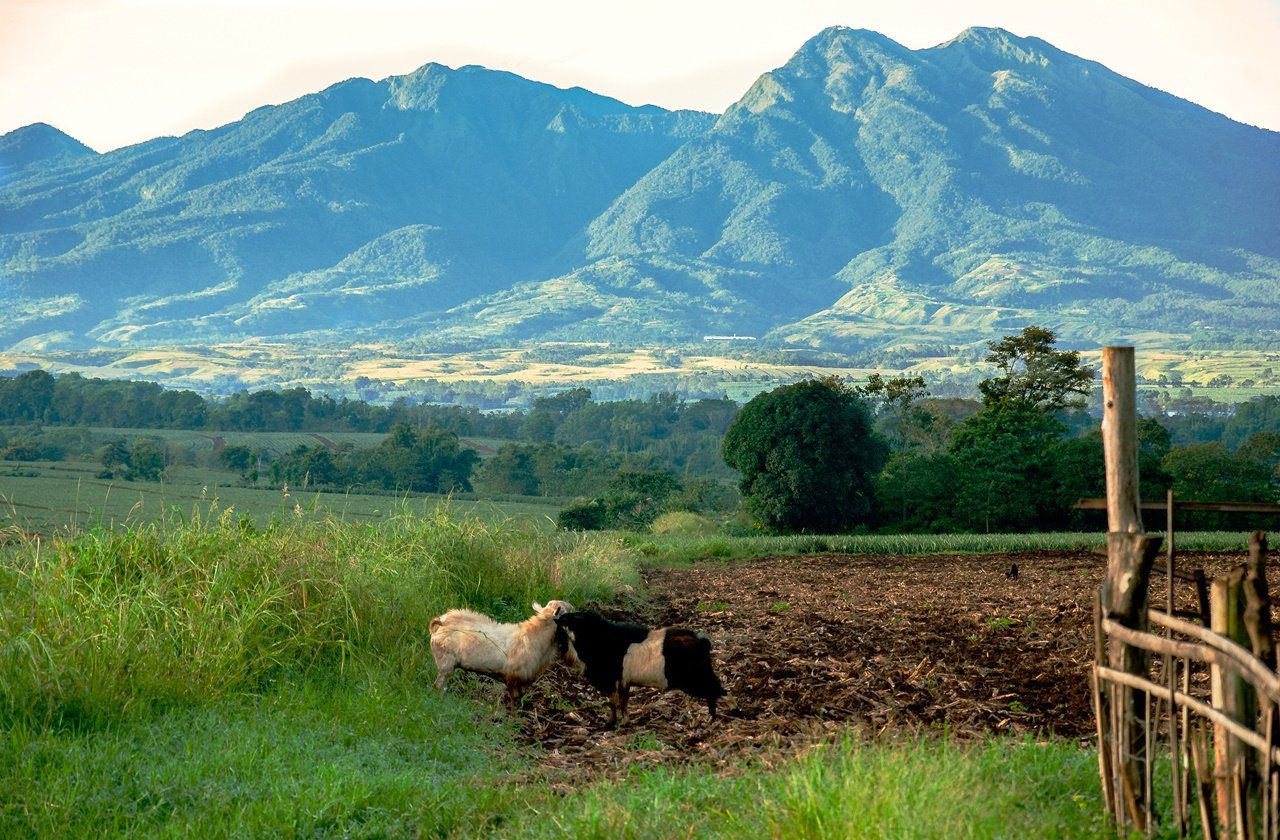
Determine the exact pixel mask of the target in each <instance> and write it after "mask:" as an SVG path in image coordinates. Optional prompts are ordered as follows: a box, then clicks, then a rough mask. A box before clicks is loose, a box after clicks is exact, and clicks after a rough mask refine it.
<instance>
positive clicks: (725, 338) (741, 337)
mask: <svg viewBox="0 0 1280 840" xmlns="http://www.w3.org/2000/svg"><path fill="white" fill-rule="evenodd" d="M702 340H703V341H755V340H756V337H755V336H754V335H738V334H737V333H734V334H733V335H704V336H703V337H702Z"/></svg>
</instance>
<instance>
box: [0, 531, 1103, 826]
mask: <svg viewBox="0 0 1280 840" xmlns="http://www.w3.org/2000/svg"><path fill="white" fill-rule="evenodd" d="M832 539H840V538H832ZM748 547H749V548H752V550H759V549H760V548H761V546H759V545H749V546H748ZM799 547H800V544H799V543H796V544H795V545H794V546H793V548H795V549H798V548H799ZM763 548H765V549H767V550H769V551H774V546H773V544H765V545H764V546H763ZM809 550H813V548H810V549H809ZM829 550H851V549H848V548H839V547H835V548H831V549H829ZM774 553H776V552H774ZM640 562H641V558H640V556H639V553H638V552H636V551H634V550H631V549H628V547H627V546H626V545H625V544H624V541H623V540H621V539H619V538H618V537H617V535H612V536H611V535H598V536H592V537H584V536H580V535H567V534H555V533H548V532H546V531H544V530H541V529H538V528H536V527H530V526H528V525H527V524H522V523H521V522H519V521H516V520H512V521H509V522H493V521H484V520H480V519H477V518H475V517H472V516H459V515H457V514H456V513H454V512H452V511H450V510H448V509H446V508H439V509H437V510H436V511H435V512H434V513H433V514H431V515H426V516H418V515H411V514H408V513H405V514H402V515H399V516H396V517H392V518H390V519H389V520H387V521H384V522H380V523H377V524H365V525H359V524H352V523H350V522H335V521H331V520H315V519H311V518H306V517H299V518H295V519H287V518H286V519H277V520H275V521H273V522H272V524H270V525H269V526H268V527H265V528H262V527H257V526H255V525H254V523H253V522H252V521H251V520H248V519H245V518H241V517H238V516H237V515H236V514H235V513H234V512H232V511H230V510H224V511H222V512H221V513H219V514H217V515H209V516H193V517H189V518H169V519H163V520H161V521H159V522H156V523H152V524H147V525H141V526H138V527H134V528H127V529H103V528H97V529H93V530H90V531H87V532H85V533H81V534H79V535H76V536H73V537H71V538H68V539H66V540H62V541H53V542H45V541H42V540H40V539H38V538H34V537H32V538H17V540H16V542H11V543H10V544H9V545H6V546H4V547H3V549H0V837H6V838H7V837H37V838H43V837H50V838H58V837H68V838H70V837H77V838H78V837H88V836H92V837H179V836H181V837H188V836H199V837H214V838H217V837H319V836H352V837H420V836H464V837H471V836H497V837H540V836H550V837H562V836H572V837H604V836H608V837H610V838H613V837H670V836H673V835H679V836H686V835H688V836H700V837H753V838H754V837H760V836H777V837H941V836H958V837H1093V836H1105V832H1104V828H1105V827H1104V826H1102V825H1101V816H1100V813H1101V810H1100V808H1099V806H1098V801H1099V798H1098V796H1097V792H1096V788H1097V769H1096V763H1095V759H1094V756H1093V754H1092V753H1091V752H1088V751H1081V750H1079V749H1078V748H1076V747H1075V746H1073V745H1070V744H1065V743H1061V742H1049V743H1047V744H1035V743H1030V742H1025V741H991V742H988V743H985V744H978V745H969V746H961V745H957V744H954V743H951V742H948V741H947V740H945V739H941V738H939V739H924V740H918V741H909V742H905V743H901V744H893V743H888V742H880V741H878V742H870V743H868V742H864V741H861V740H858V739H857V738H855V737H852V736H850V737H847V738H845V739H844V740H840V741H836V742H833V743H831V744H828V745H826V746H822V747H817V748H814V749H811V750H810V751H808V752H806V753H805V754H803V755H800V756H796V757H786V756H782V755H774V756H772V757H770V758H767V759H766V758H764V757H762V758H760V759H758V760H755V761H744V762H741V763H739V764H737V765H735V766H732V767H729V768H727V769H722V770H718V771H717V770H713V769H711V768H710V767H704V766H698V765H684V766H679V767H672V768H664V769H656V770H651V771H635V772H633V773H632V774H631V775H629V776H627V777H626V778H623V779H621V780H615V781H610V782H607V783H601V784H596V785H590V784H588V782H589V780H587V779H583V778H574V779H570V780H567V781H568V784H563V783H564V782H565V781H566V780H565V779H547V778H545V776H544V775H543V774H542V772H541V771H540V770H539V769H538V766H537V751H536V747H528V746H524V745H522V744H521V742H520V741H519V739H518V738H517V737H516V736H517V733H516V729H515V725H514V723H513V722H511V721H509V720H506V719H505V718H499V719H498V720H495V719H494V717H493V711H494V709H495V708H496V707H497V705H498V696H499V694H500V693H501V692H500V691H499V687H498V686H497V684H496V683H493V682H491V681H487V680H483V679H481V680H474V681H469V680H467V679H462V680H460V685H459V686H458V691H456V692H452V693H450V694H449V695H446V696H443V697H441V696H437V695H436V693H435V692H434V691H433V690H431V689H430V688H429V687H428V686H429V685H430V681H431V678H432V676H434V673H433V672H434V668H433V666H432V665H431V664H430V655H429V652H428V651H427V649H426V645H425V640H426V638H427V623H428V622H429V619H430V616H432V615H433V614H436V613H438V612H440V611H441V610H443V609H445V608H448V607H452V606H460V605H469V606H473V607H477V608H480V609H483V610H485V611H487V612H489V613H491V614H494V615H496V616H499V617H501V618H504V619H512V618H517V617H522V616H524V615H527V614H528V609H529V606H528V602H529V601H530V600H533V599H539V600H545V599H547V598H551V597H560V598H566V599H568V600H571V601H576V602H579V603H582V602H584V601H587V600H609V599H611V598H615V597H617V596H618V595H619V594H620V593H621V592H623V591H625V590H627V589H629V588H631V587H634V586H635V585H636V583H637V582H638V572H637V569H638V566H639V563H640ZM652 747H653V745H652V744H651V743H648V742H642V741H637V749H641V748H644V749H652ZM555 781H558V782H561V783H562V784H559V785H556V786H554V787H553V785H552V784H551V783H552V782H555ZM564 790H568V791H570V792H568V793H557V792H555V791H564Z"/></svg>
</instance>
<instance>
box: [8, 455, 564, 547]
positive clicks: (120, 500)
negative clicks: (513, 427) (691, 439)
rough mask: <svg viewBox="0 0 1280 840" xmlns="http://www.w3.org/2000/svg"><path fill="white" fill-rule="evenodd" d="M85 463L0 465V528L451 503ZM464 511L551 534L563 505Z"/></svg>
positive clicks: (467, 501) (427, 507) (340, 516)
mask: <svg viewBox="0 0 1280 840" xmlns="http://www.w3.org/2000/svg"><path fill="white" fill-rule="evenodd" d="M100 469H101V467H100V466H99V465H97V464H94V463H91V462H85V461H61V462H57V463H51V462H45V461H40V462H21V461H3V462H0V529H6V528H8V529H16V530H18V531H23V532H33V533H44V534H50V533H68V532H76V531H80V530H83V529H86V528H89V527H91V526H94V525H105V526H113V525H125V524H139V523H147V522H155V521H158V520H160V519H162V518H164V517H165V516H166V515H171V514H177V515H178V516H185V517H190V516H195V515H203V514H207V513H208V512H209V511H211V510H213V511H217V512H218V513H219V514H220V513H221V511H224V510H228V509H230V510H233V511H234V512H235V515H236V516H237V517H238V516H247V517H249V519H250V521H252V522H254V523H255V524H257V525H260V526H261V525H264V524H266V523H267V522H269V521H270V520H271V519H273V518H285V519H290V518H324V519H333V520H336V521H339V522H343V521H346V522H367V521H376V520H381V519H385V518H386V517H388V516H393V515H399V514H401V513H403V512H405V511H410V512H418V513H424V512H430V511H432V510H434V509H435V507H436V506H437V505H438V504H439V503H440V502H441V501H442V500H443V499H444V498H445V497H442V496H437V495H431V494H414V495H410V496H396V495H390V494H382V495H379V494H360V493H327V492H316V491H311V490H299V489H296V488H290V489H289V490H288V491H287V492H286V491H284V490H280V489H267V488H260V487H249V486H244V485H242V484H240V483H238V482H237V481H236V480H235V479H234V476H233V474H231V473H228V472H226V471H222V470H212V469H202V468H199V467H183V466H175V467H170V468H169V469H168V470H167V471H166V478H165V480H164V481H162V482H150V481H124V480H120V479H110V480H108V479H100V478H96V477H95V475H96V473H97V472H98V471H99V470H100ZM449 504H450V505H451V506H453V507H454V508H456V509H457V510H458V511H459V512H465V513H474V514H476V515H478V516H481V517H484V518H487V519H490V520H497V519H505V518H512V517H516V518H524V519H528V520H529V521H531V522H534V523H539V524H540V525H541V526H543V527H551V526H552V523H553V522H554V520H555V517H556V514H557V513H559V511H560V508H561V507H562V506H563V505H562V500H556V499H551V500H540V499H537V498H524V497H521V498H519V499H515V500H503V501H492V500H487V499H481V498H478V497H474V496H471V495H469V494H468V495H467V496H465V497H464V496H457V497H453V498H451V499H449Z"/></svg>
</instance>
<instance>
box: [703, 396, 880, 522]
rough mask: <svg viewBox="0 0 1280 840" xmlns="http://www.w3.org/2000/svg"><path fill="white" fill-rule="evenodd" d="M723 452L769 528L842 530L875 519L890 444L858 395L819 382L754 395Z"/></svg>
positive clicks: (754, 510)
mask: <svg viewBox="0 0 1280 840" xmlns="http://www.w3.org/2000/svg"><path fill="white" fill-rule="evenodd" d="M722 452H723V455H724V459H725V462H726V463H727V464H728V465H729V466H731V467H733V468H734V469H736V470H737V471H738V472H739V473H741V475H742V479H741V483H740V487H741V489H742V495H743V496H744V497H745V499H746V500H747V505H748V507H749V508H750V510H751V511H752V513H753V514H754V515H755V516H756V517H758V518H759V519H760V521H761V522H763V523H764V524H765V525H767V526H769V527H771V528H775V529H778V530H784V531H810V532H817V533H839V532H842V531H848V530H850V529H852V528H855V527H857V526H858V525H861V524H864V523H866V522H868V521H869V520H870V518H871V514H872V499H873V486H874V480H875V475H876V474H877V473H878V472H879V471H880V468H881V467H882V466H883V465H884V462H885V457H886V454H887V447H886V445H885V443H884V441H883V440H882V439H881V438H880V437H879V435H877V434H876V433H875V432H874V431H873V429H872V422H871V412H870V410H869V409H868V408H867V405H866V403H865V402H864V401H863V400H862V399H861V397H859V396H858V394H857V393H855V392H854V391H853V390H852V389H851V388H849V387H847V386H846V385H844V384H843V383H841V382H839V381H837V380H834V379H816V380H806V381H803V382H797V383H795V384H793V385H784V386H782V387H780V388H775V389H774V390H772V391H769V392H767V393H763V394H760V395H758V396H757V397H755V398H754V399H752V400H751V401H750V402H749V403H747V404H746V406H744V407H743V409H742V411H741V413H739V414H738V416H737V418H735V419H734V421H733V424H732V425H730V427H729V429H728V431H727V432H726V433H725V437H724V444H723V447H722Z"/></svg>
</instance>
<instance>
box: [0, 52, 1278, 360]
mask: <svg viewBox="0 0 1280 840" xmlns="http://www.w3.org/2000/svg"><path fill="white" fill-rule="evenodd" d="M0 166H2V167H3V169H0V172H3V184H2V186H0V300H3V301H4V302H5V305H6V307H7V308H8V310H9V311H10V312H11V313H13V315H12V317H11V318H9V319H7V320H6V321H5V322H4V323H3V324H0V346H6V345H13V344H15V343H19V342H25V346H37V345H39V344H41V343H49V344H56V345H69V346H75V345H80V344H90V343H118V342H173V341H178V340H181V341H187V342H190V341H216V340H227V339H240V338H249V337H276V338H279V337H286V336H289V335H300V334H308V335H311V336H321V337H324V336H328V337H331V338H333V339H335V340H350V339H352V338H355V337H363V338H368V337H380V338H387V339H412V340H414V341H415V342H419V343H420V344H421V343H426V344H430V343H435V344H437V345H441V346H444V345H472V346H474V345H476V344H484V343H489V342H504V343H506V342H512V341H525V340H545V339H552V338H559V339H572V338H592V339H600V338H610V339H613V340H616V341H624V342H625V341H635V342H644V341H653V340H659V339H676V340H689V339H695V340H696V339H698V338H700V337H701V336H702V335H703V334H706V333H721V332H724V333H727V332H736V333H738V334H752V335H760V336H762V337H766V338H768V339H769V340H771V341H775V342H790V343H799V344H805V345H816V346H824V347H830V348H835V349H852V348H857V347H863V346H867V345H878V344H885V343H892V342H898V343H900V344H901V345H904V346H909V345H912V344H916V345H920V344H929V343H931V342H944V341H945V342H956V341H965V340H975V339H980V338H990V337H993V336H998V335H999V334H1000V331H1001V330H1004V331H1010V330H1016V329H1019V328H1021V327H1022V326H1025V325H1027V324H1029V323H1039V324H1043V325H1045V326H1050V327H1053V328H1055V329H1058V330H1059V332H1060V334H1062V335H1063V336H1064V337H1065V338H1067V339H1068V340H1080V341H1087V340H1114V339H1116V338H1118V337H1120V336H1124V335H1134V334H1137V333H1139V332H1142V331H1146V330H1160V331H1169V332H1178V333H1188V332H1189V331H1191V330H1200V331H1204V330H1216V331H1219V333H1215V334H1230V335H1232V336H1236V337H1238V340H1240V341H1245V342H1247V341H1250V340H1253V338H1256V337H1258V336H1265V335H1274V331H1275V330H1277V329H1280V294H1277V292H1278V290H1280V134H1278V133H1276V132H1271V131H1265V130H1262V129H1257V128H1252V127H1249V126H1245V125H1241V124H1239V123H1236V122H1233V121H1231V120H1229V119H1227V118H1226V117H1223V116H1221V115H1219V114H1215V113H1212V112H1210V111H1208V110H1206V109H1204V108H1201V107H1199V106H1196V105H1194V104H1192V103H1189V102H1186V101H1184V100H1181V99H1178V98H1176V97H1173V96H1170V95H1168V94H1165V93H1162V92H1159V91H1156V90H1153V89H1151V88H1148V87H1144V86H1143V85H1140V84H1138V83H1137V82H1134V81H1132V80H1130V79H1126V78H1124V77H1122V76H1119V75H1118V74H1115V73H1113V72H1111V71H1110V70H1108V69H1106V68H1105V67H1103V66H1101V65H1099V64H1097V63H1094V62H1091V61H1087V60H1085V59H1082V58H1078V57H1076V56H1072V55H1069V54H1067V53H1064V52H1062V51H1060V50H1058V49H1056V48H1054V47H1053V46H1051V45H1050V44H1047V43H1045V42H1044V41H1041V40H1039V39H1036V38H1019V37H1016V36H1013V35H1011V34H1009V33H1007V32H1004V31H1002V30H998V29H971V30H967V31H966V32H964V33H962V34H961V35H960V36H958V37H957V38H955V39H954V40H952V41H949V42H947V43H945V44H942V45H939V46H937V47H934V48H932V49H926V50H908V49H906V48H905V47H902V46H901V45H899V44H897V43H895V42H893V41H892V40H890V39H888V38H886V37H884V36H882V35H878V34H876V33H873V32H866V31H860V30H851V29H845V28H832V29H828V30H825V31H823V32H822V33H819V34H818V35H817V36H816V37H814V38H813V39H811V40H810V41H809V42H808V43H806V44H804V45H803V46H802V47H801V49H800V50H799V51H798V52H797V53H796V54H795V56H793V57H792V59H791V60H790V61H789V62H787V64H786V65H784V66H783V67H780V68H778V69H776V70H773V71H771V72H768V73H765V74H764V75H762V76H761V77H760V78H759V79H758V80H757V81H756V83H755V84H754V85H752V87H751V89H750V90H748V91H747V92H746V93H745V94H744V96H743V97H742V98H741V99H740V100H739V101H738V102H737V103H736V104H734V105H733V106H732V107H730V108H729V109H728V110H727V111H726V112H725V113H724V114H722V115H719V116H718V117H717V116H714V115H707V114H700V113H694V112H668V111H664V110H662V109H659V108H655V107H651V106H649V107H643V108H635V107H631V106H628V105H624V104H623V103H620V102H617V101H615V100H612V99H608V98H606V97H601V96H598V95H595V94H592V93H589V92H587V91H584V90H581V89H573V90H560V89H557V88H553V87H550V86H547V85H543V84H538V83H535V82H531V81H528V80H525V79H521V78H519V77H517V76H514V75H511V74H508V73H500V72H494V71H489V70H485V69H483V68H478V67H464V68H462V69H459V70H450V69H448V68H445V67H441V66H439V65H427V66H425V67H423V68H421V69H420V70H418V71H416V72H415V73H412V74H409V75H407V76H401V77H394V78H391V79H387V80H383V81H381V82H372V81H368V80H363V79H354V80H350V81H347V82H344V83H341V84H338V85H335V86H333V87H331V88H329V89H328V90H325V91H323V92H321V93H317V94H314V95H312V96H306V97H303V98H301V99H298V100H296V101H294V102H290V103H287V104H285V105H281V106H276V107H268V108H262V109H259V110H257V111H254V112H252V113H250V114H248V115H247V116H246V117H245V118H244V119H242V120H240V121H239V122H236V123H233V124H231V125H228V126H224V127H222V128H219V129H216V130H214V131H198V132H192V133H190V134H188V135H185V136H183V137H180V138H160V139H156V140H153V141H150V142H148V143H143V144H140V145H137V146H133V147H130V148H127V149H121V150H118V151H116V152H112V153H109V154H103V155H98V154H96V153H94V152H92V150H89V149H87V148H85V147H83V146H81V145H80V144H78V143H76V142H75V141H74V140H71V138H68V137H66V135H63V134H61V133H59V132H57V131H56V130H55V129H51V128H49V127H47V126H31V127H28V128H26V129H21V130H19V131H17V132H12V133H11V134H9V135H5V136H4V137H3V138H0ZM1251 337H1252V338H1251Z"/></svg>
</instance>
